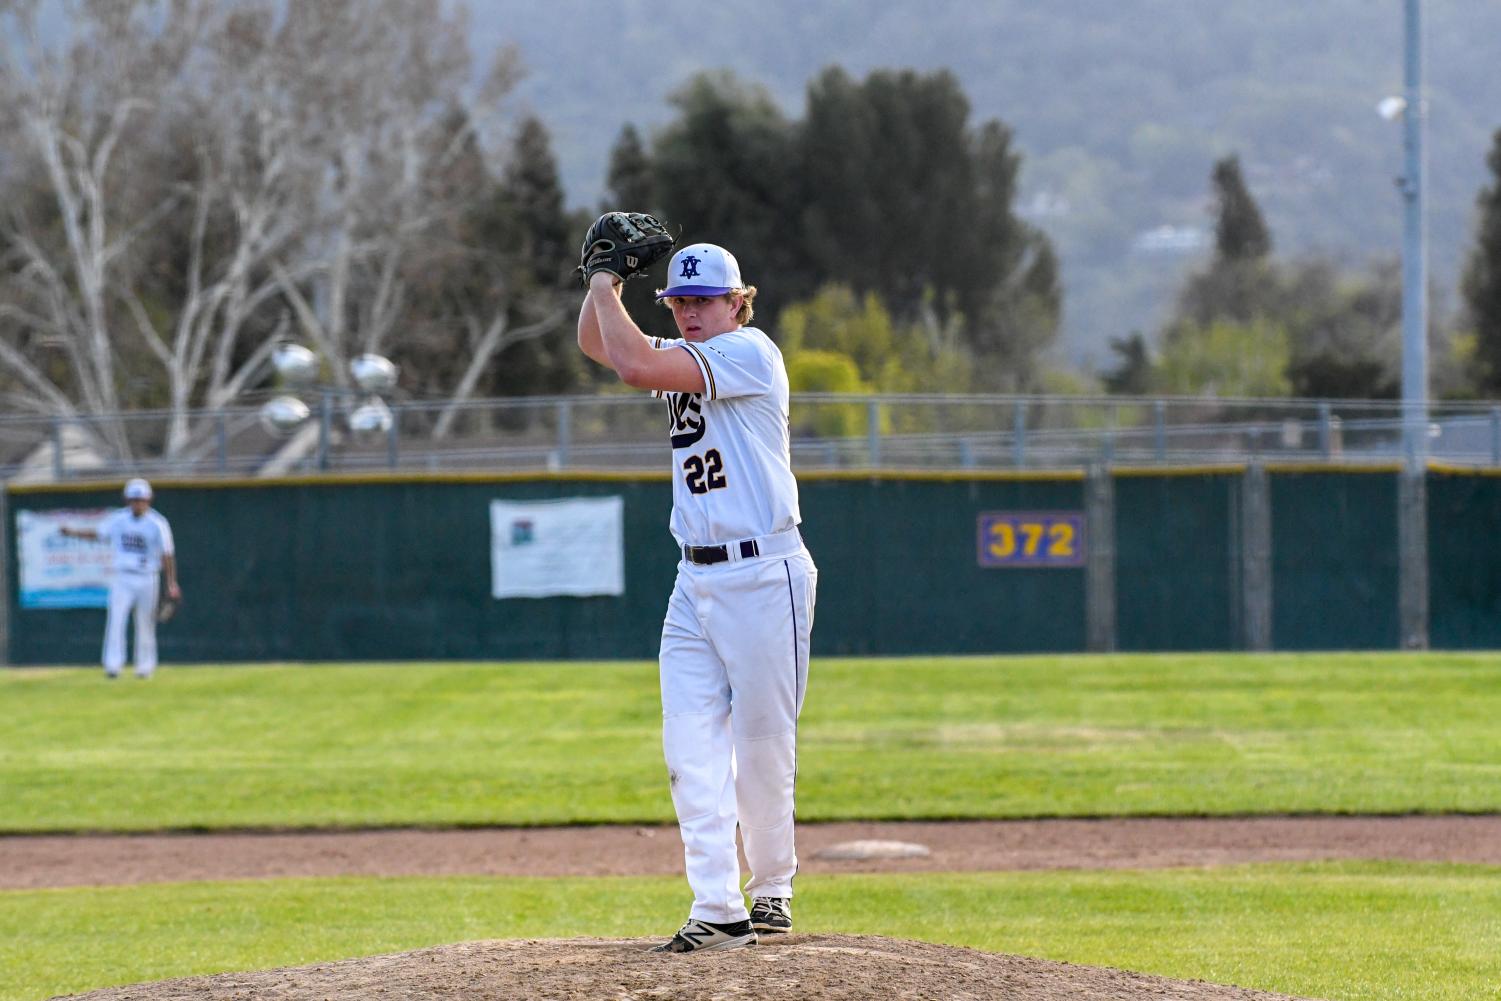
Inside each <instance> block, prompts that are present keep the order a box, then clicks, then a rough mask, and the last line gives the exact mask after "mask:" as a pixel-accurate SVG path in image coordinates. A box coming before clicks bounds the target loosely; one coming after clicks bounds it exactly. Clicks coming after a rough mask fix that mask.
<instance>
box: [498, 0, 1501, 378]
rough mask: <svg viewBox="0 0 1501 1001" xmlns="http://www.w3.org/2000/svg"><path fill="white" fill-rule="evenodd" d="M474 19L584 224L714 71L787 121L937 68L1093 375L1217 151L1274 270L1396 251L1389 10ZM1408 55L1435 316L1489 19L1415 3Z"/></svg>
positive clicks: (781, 4) (908, 8) (1460, 242)
mask: <svg viewBox="0 0 1501 1001" xmlns="http://www.w3.org/2000/svg"><path fill="white" fill-rule="evenodd" d="M469 6H470V10H471V18H472V22H473V35H472V37H473V40H474V44H475V48H476V49H477V50H481V51H484V50H487V49H489V48H491V47H493V46H495V45H498V44H503V43H508V42H509V43H514V44H516V45H517V46H518V47H519V48H520V50H521V53H522V57H523V59H524V62H525V64H526V66H527V68H528V76H527V79H526V81H525V82H524V84H523V86H522V88H521V90H520V98H521V101H522V102H523V105H524V106H526V107H527V108H528V109H529V110H532V111H534V112H535V113H536V114H538V115H539V116H540V117H541V118H542V119H543V121H544V122H545V123H546V124H547V127H548V128H549V130H550V131H551V133H552V136H553V139H554V143H555V148H556V151H557V153H558V156H559V161H560V166H561V169H562V172H563V180H564V183H565V185H566V187H567V190H568V193H569V198H570V201H571V202H572V203H573V204H574V205H577V206H585V207H594V206H595V205H596V204H597V202H598V200H599V198H600V193H601V190H602V187H603V184H604V175H605V165H606V161H607V158H608V154H609V150H610V146H611V144H612V143H613V142H614V140H615V137H616V135H617V133H618V132H619V130H620V128H621V126H622V125H623V124H625V123H626V122H632V123H635V124H636V125H638V126H639V127H642V128H644V129H646V130H647V131H648V132H649V131H650V130H651V129H652V128H653V127H656V126H660V125H661V124H663V123H664V122H666V121H667V120H668V119H669V118H670V117H671V108H670V106H669V105H668V103H667V96H668V95H669V94H670V93H671V92H672V91H673V90H674V89H675V88H676V87H678V86H680V85H681V84H682V83H683V82H684V81H685V80H686V79H688V78H689V77H690V76H691V75H692V74H693V73H695V72H696V71H698V70H701V69H704V68H711V67H715V68H717V67H727V68H730V69H732V70H734V71H735V72H736V73H738V74H739V75H741V76H742V77H744V78H746V79H748V80H752V81H755V82H757V83H759V84H761V85H763V86H764V87H766V88H767V90H768V91H770V92H771V93H772V94H773V95H774V96H775V97H776V98H777V99H778V101H779V102H780V103H781V104H782V106H783V107H784V109H785V110H786V113H787V114H788V115H789V116H790V117H793V118H798V117H801V115H802V109H803V92H804V87H805V85H806V83H807V81H808V79H809V78H810V77H811V76H812V75H813V74H814V73H816V72H817V71H818V70H819V69H821V68H822V67H824V66H826V65H829V64H833V63H838V64H840V65H842V66H844V67H845V68H846V69H848V70H849V71H850V72H852V73H855V74H864V73H865V72H867V71H869V70H871V69H874V68H877V67H897V66H901V67H914V68H917V69H921V70H933V69H937V68H940V67H947V68H950V69H951V70H952V71H953V72H954V73H955V74H956V75H957V77H958V78H959V80H960V81H961V83H962V85H963V87H964V89H965V91H966V93H967V94H968V95H969V97H970V100H971V102H972V104H973V115H974V120H975V121H976V122H978V121H982V120H984V119H989V118H1000V119H1001V120H1003V121H1004V122H1006V123H1007V124H1008V125H1010V126H1012V127H1013V128H1014V129H1015V131H1016V138H1017V142H1018V145H1019V147H1020V148H1021V150H1022V151H1023V152H1024V153H1025V155H1026V161H1025V164H1024V167H1023V194H1022V199H1021V204H1022V207H1023V209H1024V211H1025V212H1026V214H1027V215H1028V216H1029V218H1031V219H1032V220H1033V221H1034V222H1036V223H1037V224H1038V225H1040V226H1041V227H1043V228H1044V229H1045V230H1046V231H1047V232H1048V233H1049V234H1050V235H1051V236H1052V237H1053V239H1054V241H1055V243H1056V244H1057V246H1058V248H1059V250H1060V252H1061V255H1062V258H1063V266H1064V272H1063V278H1064V282H1065V285H1066V287H1067V294H1068V299H1067V307H1066V316H1065V325H1066V341H1065V345H1064V348H1063V353H1064V354H1065V355H1066V356H1067V357H1068V358H1069V359H1070V360H1072V361H1074V362H1076V363H1082V364H1085V365H1087V366H1090V367H1096V366H1098V365H1100V364H1104V363H1105V361H1106V352H1105V351H1104V348H1103V345H1104V343H1105V339H1106V338H1107V337H1111V336H1119V335H1121V334H1124V333H1127V332H1129V330H1130V329H1132V328H1135V327H1140V328H1144V329H1151V327H1152V326H1153V325H1154V323H1155V321H1156V319H1157V317H1158V315H1159V310H1160V308H1161V307H1162V306H1163V304H1164V303H1165V301H1166V300H1167V299H1168V298H1169V297H1170V295H1171V292H1172V290H1173V289H1174V288H1175V287H1176V284H1177V281H1178V279H1179V277H1180V276H1181V274H1182V271H1183V269H1184V267H1185V266H1187V265H1188V264H1189V263H1191V262H1192V261H1193V260H1194V258H1195V254H1196V253H1197V252H1198V251H1196V249H1195V248H1196V247H1198V246H1201V244H1202V240H1203V239H1205V237H1206V236H1207V227H1208V225H1209V224H1210V223H1211V220H1210V218H1209V217H1208V215H1207V214H1206V201H1205V198H1206V194H1207V191H1208V174H1209V169H1210V166H1211V164H1212V162H1213V160H1214V159H1215V158H1216V157H1217V156H1220V155H1223V154H1225V153H1227V152H1237V153H1239V154H1240V156H1241V159H1242V162H1243V164H1244V166H1245V169H1246V175H1247V178H1248V181H1249V183H1250V186H1251V189H1252V192H1253V194H1254V195H1255V196H1256V198H1257V199H1258V200H1259V201H1260V203H1261V205H1262V208H1263V210H1264V212H1265V214H1266V216H1267V220H1268V222H1269V224H1270V225H1271V227H1272V231H1273V235H1274V239H1275V241H1276V244H1277V248H1278V249H1279V250H1280V251H1284V252H1291V253H1296V252H1300V251H1307V250H1318V251H1321V252H1327V253H1331V254H1334V255H1337V256H1340V257H1342V258H1344V259H1347V260H1349V261H1351V262H1352V263H1358V262H1361V261H1364V260H1366V259H1367V258H1368V257H1369V256H1371V255H1376V254H1385V255H1388V256H1394V255H1395V254H1397V253H1398V251H1399V247H1400V238H1401V204H1400V199H1399V196H1398V194H1397V192H1396V189H1395V187H1394V184H1393V180H1394V178H1395V177H1396V175H1397V174H1398V173H1400V171H1401V130H1400V127H1399V126H1398V125H1396V124H1394V123H1390V122H1386V121H1384V120H1382V119H1381V118H1380V117H1378V116H1377V114H1376V113H1375V110H1374V109H1375V104H1376V102H1377V101H1378V100H1379V99H1380V98H1381V97H1383V96H1385V95H1387V94H1391V93H1397V92H1400V90H1401V84H1402V61H1401V60H1402V5H1401V4H1400V3H1399V2H1397V0H1391V2H1389V3H1384V4H1371V3H1369V2H1368V0H1325V2H1324V3H1320V4H1316V5H1308V4H1302V3H1296V2H1292V0H1220V2H1217V3H1214V4H1204V3H1185V2H1183V0H1055V2H1053V3H1049V4H1035V3H1027V2H1024V0H989V2H987V3H981V4H977V3H973V2H969V3H961V2H958V0H926V2H922V3H911V2H906V3H902V2H895V0H874V2H858V3H857V2H854V0H822V2H820V3H818V4H806V3H800V2H794V0H763V2H762V3H760V4H758V5H756V6H755V7H754V8H751V7H739V6H734V5H720V6H717V7H715V6H704V5H698V4H687V3H683V2H681V0H654V2H651V3H647V2H644V0H618V2H616V3H612V4H608V5H606V4H602V3H599V2H597V0H554V2H553V3H552V4H549V5H546V6H539V5H535V4H533V3H530V2H523V0H469ZM1425 33H1426V35H1427V44H1426V64H1425V71H1426V76H1427V81H1428V93H1429V95H1430V96H1429V100H1430V116H1431V117H1430V128H1429V133H1428V163H1429V172H1428V183H1429V188H1428V193H1429V199H1430V202H1429V213H1430V214H1429V237H1430V257H1431V262H1432V268H1433V278H1434V281H1435V283H1436V284H1437V285H1438V287H1439V288H1440V289H1441V290H1442V292H1443V293H1444V294H1445V295H1447V297H1448V299H1447V305H1452V304H1453V302H1454V299H1455V293H1454V291H1453V290H1454V288H1455V284H1456V281H1457V273H1458V267H1459V263H1460V261H1461V260H1462V255H1463V254H1464V253H1465V251H1466V250H1467V249H1468V244H1469V239H1470V230H1471V225H1472V206H1473V204H1474V198H1475V194H1476V192H1477V190H1478V188H1479V187H1480V185H1482V184H1483V183H1485V177H1486V175H1485V170H1484V157H1485V152H1486V150H1487V148H1488V146H1489V142H1490V136H1491V133H1492V132H1493V131H1494V130H1495V129H1497V128H1501V76H1497V75H1496V74H1495V73H1494V72H1493V67H1494V64H1495V51H1494V40H1495V39H1496V38H1498V37H1501V4H1494V3H1486V4H1476V3H1472V2H1464V0H1428V2H1427V3H1426V4H1425ZM1164 227H1170V228H1164ZM1437 305H1438V307H1439V308H1440V309H1442V308H1444V306H1445V305H1446V303H1445V302H1444V301H1442V300H1441V301H1440V302H1439V303H1438V304H1437Z"/></svg>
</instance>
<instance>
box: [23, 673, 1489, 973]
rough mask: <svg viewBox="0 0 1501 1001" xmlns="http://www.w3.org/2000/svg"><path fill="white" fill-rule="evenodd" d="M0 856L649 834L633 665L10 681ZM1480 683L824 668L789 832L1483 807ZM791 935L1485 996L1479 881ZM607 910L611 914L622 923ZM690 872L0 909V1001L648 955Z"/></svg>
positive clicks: (1437, 868) (920, 897)
mask: <svg viewBox="0 0 1501 1001" xmlns="http://www.w3.org/2000/svg"><path fill="white" fill-rule="evenodd" d="M0 705H3V706H4V711H3V712H0V789H3V790H4V793H5V795H4V796H3V797H0V829H4V830H9V831H52V830H96V829H110V830H147V829H161V828H216V827H235V828H240V827H256V826H274V827H288V826H294V827H302V826H330V825H335V826H362V825H403V826H405V825H412V824H431V825H447V824H530V823H568V822H579V821H586V822H588V821H613V820H619V821H665V820H668V819H670V811H671V807H670V803H669V800H668V796H667V790H666V782H665V777H664V775H663V767H662V765H661V761H660V749H659V748H660V745H659V731H658V725H659V724H658V718H659V712H658V705H657V693H656V678H655V670H654V668H653V667H652V666H651V665H646V664H594V665H579V664H542V665H538V664H531V665H514V664H505V665H499V664H497V665H453V664H434V665H417V666H413V665H403V666H397V665H383V666H327V667H323V666H320V667H296V666H262V667H225V668H215V669H208V668H180V667H168V668H167V669H165V670H164V671H163V672H162V674H161V675H160V676H159V677H158V678H157V679H156V680H155V681H153V682H150V683H147V684H142V683H136V682H133V681H129V680H125V681H120V682H115V683H106V682H104V681H103V680H102V679H101V678H100V677H99V676H98V674H97V673H95V672H94V671H83V670H71V669H70V670H24V669H22V670H8V671H5V672H3V673H0ZM1498 718H1501V658H1498V657H1495V656H1485V655H1449V654H1426V655H1351V654H1346V655H1319V656H1313V655H1306V656H1286V655H1277V656H1239V655H1228V656H1211V655H1205V656H1181V657H1167V656H1158V657H1136V656H1119V657H1029V658H971V659H943V660H917V659H914V660H819V661H815V663H814V665H813V676H812V681H811V685H810V693H809V699H808V704H807V708H806V710H805V713H804V717H803V722H802V726H801V728H800V755H799V761H800V776H799V796H798V805H799V815H800V816H801V817H802V818H803V819H836V818H861V817H870V818H901V817H912V818H931V817H1007V816H1047V815H1060V816H1064V815H1066V816H1079V815H1090V816H1103V815H1112V814H1170V813H1195V814H1215V813H1277V812H1288V811H1317V812H1329V811H1342V812H1402V811H1433V812H1441V811H1456V810H1463V811H1484V812H1490V811H1496V810H1498V809H1501V781H1498V779H1501V727H1498V726H1496V724H1495V720H1497V719H1498ZM798 890H799V905H798V922H799V929H800V930H806V931H841V932H851V933H870V934H881V935H890V936H895V937H909V938H921V939H927V940H930V941H937V942H947V943H951V944H958V945H970V946H976V947H979V948H985V949H994V950H1000V951H1006V952H1014V953H1019V954H1023V955H1035V956H1042V957H1047V958H1052V959H1061V960H1067V961H1072V962H1081V963H1093V964H1100V965H1109V966H1120V967H1123V968H1127V969H1133V970H1140V971H1144V972H1151V973H1159V974H1163V975H1167V976H1174V977H1187V978H1200V979H1206V980H1212V981H1218V982H1224V983H1237V984H1241V985H1244V986H1253V987H1260V988H1263V989H1268V990H1277V991H1283V992H1287V993H1295V994H1303V995H1309V996H1317V997H1327V998H1337V999H1356V998H1360V999H1366V998H1371V999H1399V998H1439V999H1443V1001H1448V999H1455V1001H1458V999H1461V998H1466V999H1468V998H1501V986H1498V985H1501V869H1498V868H1495V867H1485V866H1459V865H1417V864H1398V863H1329V864H1319V865H1299V866H1275V865H1257V866H1234V867H1226V868H1216V869H1179V870H1165V871H1152V872H1050V873H954V874H945V875H940V876H922V877H917V876H912V877H897V876H845V877H833V876H818V875H806V876H804V877H802V878H800V879H799V882H798ZM628 902H629V906H626V904H627V903H628ZM685 906H686V892H685V886H684V884H683V882H682V880H680V879H655V880H631V879H597V880H580V879H573V880H519V879H485V878H470V879H390V880H356V879H328V880H272V881H262V882H242V883H213V884H209V883H202V884H174V885H154V886H136V887H110V888H88V889H62V890H47V891H10V892H3V893H0V1001H8V999H17V1001H19V999H35V998H40V997H45V996H47V995H49V994H51V993H56V992H60V991H64V990H68V991H76V990H83V989H87V988H90V987H97V986H103V985H106V984H111V983H126V982H132V981H138V980H143V979H155V978H161V977H168V976H181V975H187V974H190V973H202V972H213V971H219V970H229V969H254V968H265V967H271V966H280V965H286V964H291V963H303V962H312V961H317V960H327V959H334V958H342V957H348V956H359V955H368V954H372V953H377V952H385V951H395V950H401V949H407V948H416V947H419V946H424V945H433V944H439V943H443V942H451V941H459V940H464V939H476V938H492V937H494V938H506V937H517V936H527V937H551V936H562V935H580V934H584V935H599V936H621V935H632V936H634V935H660V934H663V933H664V932H665V931H670V930H671V927H672V926H674V925H675V923H676V922H677V921H678V920H680V919H681V916H682V911H683V909H684V907H685Z"/></svg>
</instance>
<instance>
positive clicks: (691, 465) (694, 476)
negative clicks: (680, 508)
mask: <svg viewBox="0 0 1501 1001" xmlns="http://www.w3.org/2000/svg"><path fill="white" fill-rule="evenodd" d="M683 468H684V469H685V470H687V471H688V475H687V476H686V477H685V482H687V484H688V492H689V493H695V494H706V493H708V492H709V491H710V490H718V489H719V488H720V487H726V486H729V480H727V479H725V478H724V459H723V458H721V457H720V455H719V449H717V448H711V449H709V450H708V451H707V452H705V453H704V454H703V457H702V458H700V457H699V456H696V455H690V456H688V458H687V459H685V460H683Z"/></svg>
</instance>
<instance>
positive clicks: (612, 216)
mask: <svg viewBox="0 0 1501 1001" xmlns="http://www.w3.org/2000/svg"><path fill="white" fill-rule="evenodd" d="M676 242H677V238H676V237H674V236H673V235H672V234H670V233H668V232H667V227H666V226H663V225H662V224H661V223H660V222H658V221H657V218H656V216H649V215H647V214H645V213H644V212H606V213H605V214H604V215H602V216H600V217H599V218H598V219H596V220H594V225H593V226H590V227H589V232H588V233H586V234H584V248H583V251H582V252H581V253H580V255H579V266H578V273H579V275H580V276H581V277H582V278H583V282H584V288H588V287H589V279H590V278H592V277H593V276H594V274H595V273H596V272H599V271H608V272H609V273H610V274H612V275H614V276H615V277H617V278H619V279H620V280H621V281H625V280H626V279H627V278H634V277H636V276H637V275H639V274H645V272H646V269H647V268H649V267H651V266H652V265H653V264H655V263H657V262H658V261H660V260H661V259H662V258H664V257H666V256H667V255H668V254H670V253H672V245H673V244H674V243H676Z"/></svg>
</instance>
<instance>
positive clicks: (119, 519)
mask: <svg viewBox="0 0 1501 1001" xmlns="http://www.w3.org/2000/svg"><path fill="white" fill-rule="evenodd" d="M151 496H152V495H151V484H149V483H147V482H146V481H145V480H141V479H136V480H131V481H130V482H129V483H127V484H125V503H126V507H123V508H120V509H119V510H117V511H113V512H111V513H110V514H109V515H108V516H106V517H105V519H104V521H103V522H101V523H100V525H99V527H98V528H97V529H92V528H68V527H66V526H64V527H63V528H62V529H61V531H62V534H63V535H66V536H68V537H70V538H74V539H97V540H100V541H103V542H108V543H109V544H110V548H111V550H112V551H113V554H114V561H113V562H114V569H115V575H114V578H113V579H112V580H111V581H110V585H109V612H108V614H107V615H106V617H105V620H104V676H105V677H106V678H118V677H119V676H120V669H121V668H122V667H124V666H125V620H126V619H127V618H128V617H129V616H130V615H131V613H132V612H134V614H135V622H136V641H135V664H136V668H135V673H136V677H137V678H141V679H143V680H144V679H146V678H149V677H151V675H152V674H154V673H155V672H156V604H157V598H158V595H159V589H160V586H161V579H162V572H163V571H164V570H165V571H166V578H167V595H168V597H170V598H171V599H172V600H173V601H178V600H181V598H182V589H181V588H180V587H178V586H177V557H176V549H175V547H174V545H173V542H172V526H171V525H169V524H168V523H167V519H166V518H164V517H162V515H161V514H160V513H159V512H157V511H154V510H152V508H151Z"/></svg>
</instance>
